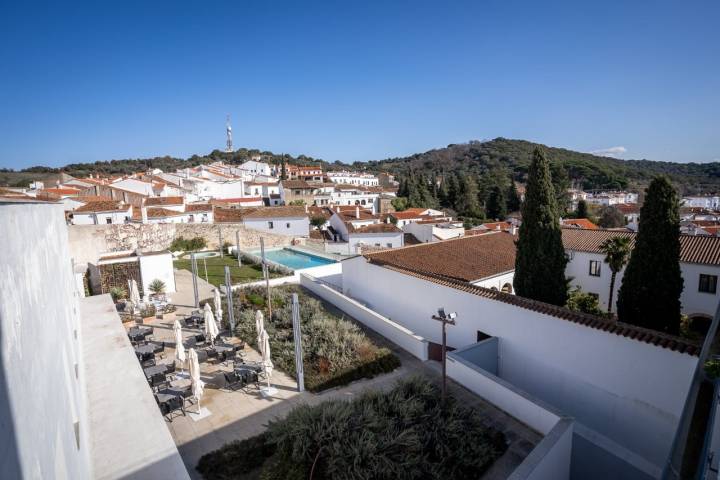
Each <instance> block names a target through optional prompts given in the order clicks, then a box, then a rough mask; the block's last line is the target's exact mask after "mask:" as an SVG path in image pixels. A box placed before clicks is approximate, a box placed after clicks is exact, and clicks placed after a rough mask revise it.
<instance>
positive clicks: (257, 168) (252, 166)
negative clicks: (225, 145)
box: [240, 160, 272, 176]
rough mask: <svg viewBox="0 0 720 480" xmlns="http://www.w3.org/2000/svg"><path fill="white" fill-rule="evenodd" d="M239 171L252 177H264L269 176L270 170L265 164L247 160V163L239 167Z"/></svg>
mask: <svg viewBox="0 0 720 480" xmlns="http://www.w3.org/2000/svg"><path fill="white" fill-rule="evenodd" d="M240 170H244V171H246V172H250V173H252V174H253V175H266V176H270V174H271V173H272V169H271V168H270V165H268V164H267V163H265V162H257V161H255V160H248V161H247V162H245V163H243V164H241V165H240Z"/></svg>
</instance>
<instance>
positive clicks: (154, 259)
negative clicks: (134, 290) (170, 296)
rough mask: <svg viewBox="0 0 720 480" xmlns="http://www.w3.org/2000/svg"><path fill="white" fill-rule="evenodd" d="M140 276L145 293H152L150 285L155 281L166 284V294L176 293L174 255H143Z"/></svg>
mask: <svg viewBox="0 0 720 480" xmlns="http://www.w3.org/2000/svg"><path fill="white" fill-rule="evenodd" d="M140 276H141V277H142V282H143V292H146V293H150V288H149V287H150V284H151V283H152V281H153V280H155V279H158V280H162V281H163V282H164V283H165V293H172V292H174V291H175V273H174V271H173V261H172V254H170V253H163V254H157V255H142V256H141V257H140Z"/></svg>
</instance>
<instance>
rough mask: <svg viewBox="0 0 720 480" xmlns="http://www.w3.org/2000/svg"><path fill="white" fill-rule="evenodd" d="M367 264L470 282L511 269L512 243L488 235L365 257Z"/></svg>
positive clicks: (503, 236)
mask: <svg viewBox="0 0 720 480" xmlns="http://www.w3.org/2000/svg"><path fill="white" fill-rule="evenodd" d="M366 258H367V259H368V260H369V261H370V263H374V264H377V265H383V266H393V267H395V268H399V269H407V270H410V271H413V272H418V273H426V274H429V275H433V276H437V277H441V278H447V279H452V280H460V281H464V282H472V281H475V280H479V279H481V278H486V277H491V276H494V275H498V274H500V273H504V272H509V271H511V270H514V269H515V239H514V238H513V237H512V236H511V235H509V234H507V233H502V232H498V233H488V234H486V235H474V236H470V237H460V238H457V239H452V240H445V241H442V242H433V243H424V244H421V245H416V246H410V247H405V248H396V249H393V250H386V251H383V252H378V253H370V254H368V255H366Z"/></svg>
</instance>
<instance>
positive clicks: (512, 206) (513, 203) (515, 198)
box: [507, 177, 520, 212]
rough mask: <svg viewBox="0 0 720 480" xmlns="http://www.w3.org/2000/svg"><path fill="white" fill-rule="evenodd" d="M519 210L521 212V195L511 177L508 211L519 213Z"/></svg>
mask: <svg viewBox="0 0 720 480" xmlns="http://www.w3.org/2000/svg"><path fill="white" fill-rule="evenodd" d="M518 210H520V194H519V193H518V191H517V186H516V185H515V182H514V181H513V179H512V177H510V189H509V190H508V195H507V211H508V212H517V211H518Z"/></svg>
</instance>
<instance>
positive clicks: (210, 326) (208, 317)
mask: <svg viewBox="0 0 720 480" xmlns="http://www.w3.org/2000/svg"><path fill="white" fill-rule="evenodd" d="M219 333H220V330H218V326H217V323H215V317H214V316H213V313H212V309H210V304H209V303H206V304H205V336H206V337H207V338H208V339H209V340H210V345H215V337H217V336H218V334H219Z"/></svg>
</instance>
